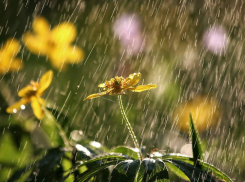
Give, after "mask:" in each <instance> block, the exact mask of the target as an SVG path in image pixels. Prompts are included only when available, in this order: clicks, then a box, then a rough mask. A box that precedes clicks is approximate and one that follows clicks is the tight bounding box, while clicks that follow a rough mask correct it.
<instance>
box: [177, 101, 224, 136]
mask: <svg viewBox="0 0 245 182" xmlns="http://www.w3.org/2000/svg"><path fill="white" fill-rule="evenodd" d="M217 105H218V104H217V103H216V101H214V100H210V99H208V98H205V97H197V98H195V99H193V100H192V101H189V102H187V103H184V104H181V105H179V106H178V107H177V109H176V110H175V116H176V117H177V118H178V124H177V125H178V126H179V127H180V128H181V129H182V130H186V131H188V129H189V122H190V116H189V115H190V114H191V115H192V118H193V121H194V123H195V126H196V128H197V130H198V131H203V130H206V129H208V128H209V127H211V126H213V125H214V124H216V123H217V121H218V116H219V112H218V109H217Z"/></svg>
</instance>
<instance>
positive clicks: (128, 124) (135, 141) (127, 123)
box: [118, 95, 143, 161]
mask: <svg viewBox="0 0 245 182" xmlns="http://www.w3.org/2000/svg"><path fill="white" fill-rule="evenodd" d="M118 100H119V105H120V109H121V113H122V116H123V119H124V121H125V122H126V126H127V128H128V130H129V134H130V136H131V138H132V140H133V142H134V146H135V147H136V148H137V149H138V152H137V153H138V157H139V159H140V161H142V160H143V157H142V153H141V151H140V147H139V143H138V141H137V138H136V136H135V134H134V131H133V128H132V126H131V124H130V122H129V120H128V118H127V115H126V113H125V110H124V108H123V104H122V97H121V95H118Z"/></svg>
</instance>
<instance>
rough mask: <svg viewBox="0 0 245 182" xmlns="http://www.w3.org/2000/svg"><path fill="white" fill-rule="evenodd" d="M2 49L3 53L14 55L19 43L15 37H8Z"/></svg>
mask: <svg viewBox="0 0 245 182" xmlns="http://www.w3.org/2000/svg"><path fill="white" fill-rule="evenodd" d="M3 50H4V54H7V55H11V56H15V55H16V54H17V53H18V52H19V51H20V43H19V42H18V41H17V40H16V39H8V40H7V42H6V43H5V45H4V46H3Z"/></svg>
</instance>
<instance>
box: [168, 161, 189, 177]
mask: <svg viewBox="0 0 245 182" xmlns="http://www.w3.org/2000/svg"><path fill="white" fill-rule="evenodd" d="M165 165H166V166H167V168H168V169H170V171H172V172H173V173H174V174H176V175H177V176H179V177H180V178H182V179H184V180H186V181H190V179H189V178H188V177H187V176H186V175H185V173H183V172H182V171H181V170H180V169H179V168H177V167H176V166H175V165H174V164H172V163H170V162H165Z"/></svg>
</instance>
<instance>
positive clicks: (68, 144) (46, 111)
mask: <svg viewBox="0 0 245 182" xmlns="http://www.w3.org/2000/svg"><path fill="white" fill-rule="evenodd" d="M43 109H44V113H45V115H46V116H47V117H48V118H49V119H50V120H52V121H53V122H54V123H55V125H56V126H57V128H58V129H59V135H60V137H61V138H62V140H63V142H64V144H65V146H66V147H67V148H71V146H70V143H69V139H68V138H67V136H66V133H65V131H64V130H63V128H62V127H61V125H60V123H59V122H58V121H57V120H56V119H55V117H54V116H53V114H52V113H51V112H50V111H48V110H47V109H46V108H43Z"/></svg>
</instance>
